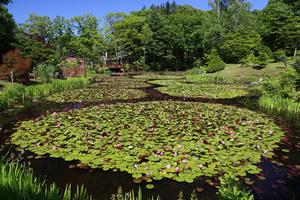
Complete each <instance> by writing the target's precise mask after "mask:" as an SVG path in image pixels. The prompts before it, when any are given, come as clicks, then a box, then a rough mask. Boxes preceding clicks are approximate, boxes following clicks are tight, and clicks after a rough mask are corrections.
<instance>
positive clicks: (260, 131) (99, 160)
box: [11, 101, 283, 183]
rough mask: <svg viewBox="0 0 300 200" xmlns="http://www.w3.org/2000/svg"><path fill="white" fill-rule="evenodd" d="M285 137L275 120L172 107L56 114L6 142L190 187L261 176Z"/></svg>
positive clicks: (236, 111)
mask: <svg viewBox="0 0 300 200" xmlns="http://www.w3.org/2000/svg"><path fill="white" fill-rule="evenodd" d="M215 110H218V112H215ZM199 113H201V115H200V114H199ZM216 132H217V134H215V133H216ZM282 136H283V131H282V130H281V129H280V128H279V127H277V126H276V125H275V124H274V122H272V121H271V120H269V119H268V118H267V117H266V116H264V115H260V114H257V113H255V112H252V111H249V110H246V109H241V108H236V107H230V106H222V105H213V104H203V103H187V102H173V101H170V102H147V103H136V104H130V103H129V104H122V103H121V104H112V105H99V106H94V107H87V108H83V109H77V110H72V111H69V112H65V113H53V114H50V115H46V116H44V117H40V118H38V119H34V120H29V121H23V122H22V124H21V125H20V126H19V127H18V128H17V130H16V132H15V133H14V134H13V135H12V138H11V139H12V142H13V143H14V144H16V145H18V146H20V147H21V148H24V149H27V150H30V151H32V152H34V153H35V154H36V155H45V154H48V155H50V156H51V157H55V158H63V159H65V160H66V161H70V160H80V162H82V163H84V164H86V165H88V166H90V167H92V168H102V169H103V170H105V171H107V170H115V171H117V170H120V171H126V172H128V173H130V174H132V177H133V178H134V179H136V180H137V179H138V180H145V181H147V182H151V181H152V180H161V179H163V178H169V179H174V180H176V181H179V182H188V183H191V182H193V180H194V179H195V178H197V177H199V176H215V175H218V174H220V173H226V174H229V175H230V176H245V175H246V173H251V174H256V173H258V172H259V169H258V168H257V167H256V166H255V164H256V163H258V162H260V159H261V157H262V156H264V157H270V156H272V155H273V153H272V150H273V148H275V147H277V145H276V143H278V142H279V141H280V140H281V137H282Z"/></svg>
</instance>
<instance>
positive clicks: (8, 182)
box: [0, 158, 92, 200]
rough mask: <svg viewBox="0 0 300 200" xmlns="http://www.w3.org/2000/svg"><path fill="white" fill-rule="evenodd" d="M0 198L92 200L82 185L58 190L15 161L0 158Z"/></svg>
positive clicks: (15, 199)
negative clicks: (74, 188)
mask: <svg viewBox="0 0 300 200" xmlns="http://www.w3.org/2000/svg"><path fill="white" fill-rule="evenodd" d="M0 196H1V199H7V200H8V199H14V200H92V198H91V197H90V196H89V195H88V194H87V192H86V190H85V189H84V187H77V190H76V191H75V192H74V193H72V191H71V186H67V187H66V189H65V190H64V191H60V190H59V188H58V187H57V186H56V185H55V184H51V185H46V184H45V182H44V181H40V180H39V179H37V178H35V177H34V176H33V173H32V170H31V169H28V168H26V167H25V166H23V165H20V164H18V163H16V162H12V163H7V162H5V161H4V160H3V159H1V158H0Z"/></svg>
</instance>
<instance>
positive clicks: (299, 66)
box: [293, 56, 300, 74]
mask: <svg viewBox="0 0 300 200" xmlns="http://www.w3.org/2000/svg"><path fill="white" fill-rule="evenodd" d="M293 66H294V68H295V69H296V71H297V72H298V74H300V57H299V56H298V57H297V58H296V61H295V63H294V65H293Z"/></svg>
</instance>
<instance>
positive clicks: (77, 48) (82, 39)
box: [70, 15, 104, 62]
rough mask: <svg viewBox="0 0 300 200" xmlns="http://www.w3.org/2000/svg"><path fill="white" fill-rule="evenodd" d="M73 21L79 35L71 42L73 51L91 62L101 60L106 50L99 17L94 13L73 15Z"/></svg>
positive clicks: (76, 33)
mask: <svg viewBox="0 0 300 200" xmlns="http://www.w3.org/2000/svg"><path fill="white" fill-rule="evenodd" d="M71 22H72V24H73V29H74V30H75V35H77V37H75V38H74V39H73V40H72V41H71V42H70V46H71V52H73V53H74V54H75V55H77V56H79V57H81V58H83V59H85V60H87V61H89V62H99V61H100V56H101V55H102V54H103V52H104V39H103V37H102V35H101V33H100V29H99V21H98V19H97V18H96V17H95V16H93V15H84V16H76V17H73V18H72V19H71Z"/></svg>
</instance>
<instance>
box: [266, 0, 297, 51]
mask: <svg viewBox="0 0 300 200" xmlns="http://www.w3.org/2000/svg"><path fill="white" fill-rule="evenodd" d="M293 8H295V7H293V6H291V5H289V4H288V3H285V2H283V1H269V3H268V5H267V7H266V8H265V9H264V11H263V15H262V21H263V22H264V24H265V30H264V33H263V37H264V40H265V43H266V44H267V45H268V46H269V47H270V48H271V49H272V50H273V51H275V50H278V49H286V50H287V53H288V55H291V54H292V53H293V50H294V48H296V47H297V45H299V41H300V26H299V22H300V15H299V13H298V14H297V13H296V12H295V11H294V10H293Z"/></svg>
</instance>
